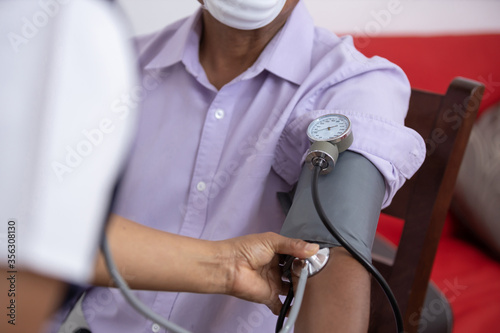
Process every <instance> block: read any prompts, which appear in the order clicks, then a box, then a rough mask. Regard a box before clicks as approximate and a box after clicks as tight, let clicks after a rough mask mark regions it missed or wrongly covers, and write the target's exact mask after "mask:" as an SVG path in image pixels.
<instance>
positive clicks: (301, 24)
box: [257, 1, 314, 85]
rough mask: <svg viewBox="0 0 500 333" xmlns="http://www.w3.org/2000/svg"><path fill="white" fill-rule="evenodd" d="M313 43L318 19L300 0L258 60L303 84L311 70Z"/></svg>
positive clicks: (271, 69) (286, 78)
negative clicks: (315, 20) (315, 24)
mask: <svg viewBox="0 0 500 333" xmlns="http://www.w3.org/2000/svg"><path fill="white" fill-rule="evenodd" d="M313 43H314V22H313V20H312V18H311V16H310V15H309V13H308V11H307V9H306V6H305V5H304V4H303V1H299V2H298V3H297V5H296V7H295V9H294V10H293V13H292V14H291V15H290V17H289V18H288V20H287V22H286V23H285V25H284V26H283V29H281V31H280V32H279V33H278V34H277V35H276V36H275V37H274V38H273V40H272V41H271V42H270V43H269V45H268V46H267V47H266V49H265V50H264V51H263V52H262V54H261V56H260V57H259V60H258V61H257V62H259V63H262V65H264V67H265V69H267V70H268V71H269V72H271V73H273V74H274V75H277V76H279V77H281V78H283V79H285V80H288V81H291V82H293V83H295V84H297V85H300V84H302V82H304V80H305V79H306V77H307V76H308V75H309V73H310V71H311V57H312V51H313Z"/></svg>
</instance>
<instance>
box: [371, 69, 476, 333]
mask: <svg viewBox="0 0 500 333" xmlns="http://www.w3.org/2000/svg"><path fill="white" fill-rule="evenodd" d="M483 92H484V86H483V85H481V84H480V83H478V82H475V81H471V80H468V79H464V78H455V79H454V80H453V81H452V82H451V84H450V86H449V88H448V91H447V92H446V94H445V95H441V94H436V93H431V92H425V91H421V90H416V89H414V90H412V94H411V99H410V107H409V111H408V116H407V118H406V126H408V127H411V128H413V129H415V130H416V131H417V132H418V133H419V134H420V135H421V136H422V137H423V138H424V140H425V142H426V146H427V156H426V159H425V162H424V164H423V165H422V167H421V168H420V169H419V171H418V172H417V173H416V174H415V175H414V176H413V177H412V178H411V179H410V180H409V181H407V182H406V184H405V185H404V186H403V187H402V188H401V190H400V191H399V192H398V193H397V194H396V196H395V198H394V200H393V201H392V203H391V205H390V206H389V207H388V208H386V209H385V210H384V211H383V212H384V213H386V214H389V215H392V216H395V217H398V218H401V219H403V220H404V221H405V223H404V228H403V233H402V236H401V239H400V243H399V246H398V248H397V252H396V253H395V256H394V258H393V259H391V258H386V257H382V256H379V255H377V254H376V253H374V255H373V261H374V263H375V266H376V267H377V268H378V269H379V270H380V272H381V273H382V275H384V277H385V278H386V279H387V282H388V283H389V285H390V286H391V288H392V290H393V292H394V294H395V296H396V299H397V301H398V303H399V306H400V309H401V312H402V314H403V320H404V324H405V332H408V333H412V332H417V330H418V322H419V318H420V311H421V308H422V305H423V302H424V298H425V295H426V290H427V287H428V284H429V277H430V273H431V269H432V265H433V262H434V257H435V254H436V250H437V247H438V242H439V239H440V235H441V231H442V228H443V224H444V221H445V217H446V213H447V211H448V208H449V206H450V201H451V197H452V194H453V188H454V186H455V181H456V178H457V174H458V171H459V167H460V164H461V161H462V157H463V155H464V151H465V148H466V145H467V142H468V138H469V134H470V131H471V129H472V125H473V123H474V120H475V118H476V114H477V111H478V108H479V104H480V101H481V98H482V94H483ZM370 332H379V333H390V332H396V326H395V321H394V317H393V314H392V311H391V309H390V307H389V305H388V301H387V299H386V297H385V295H384V294H383V293H382V291H381V289H380V288H379V287H378V286H377V285H376V283H373V286H372V316H371V319H370Z"/></svg>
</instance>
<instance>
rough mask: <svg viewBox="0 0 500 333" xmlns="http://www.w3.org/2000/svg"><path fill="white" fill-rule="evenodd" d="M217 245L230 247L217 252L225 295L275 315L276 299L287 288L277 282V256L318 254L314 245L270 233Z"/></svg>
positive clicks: (278, 304)
mask: <svg viewBox="0 0 500 333" xmlns="http://www.w3.org/2000/svg"><path fill="white" fill-rule="evenodd" d="M221 243H223V244H224V246H229V247H230V249H224V247H223V251H222V252H220V253H221V256H222V257H224V258H223V260H224V261H225V262H226V263H227V264H228V266H229V272H230V274H229V276H228V280H227V281H228V284H227V292H226V293H227V294H230V295H233V296H236V297H238V298H242V299H245V300H248V301H252V302H257V303H263V304H266V305H267V306H268V307H269V308H270V309H271V311H272V312H273V313H274V314H279V311H280V309H281V305H282V304H281V301H280V299H279V298H278V296H279V295H284V294H286V293H287V292H288V284H286V283H284V282H282V280H281V270H280V267H279V266H278V261H279V258H278V254H289V255H292V256H294V257H298V258H301V259H304V258H307V257H310V256H312V255H314V254H316V252H318V250H319V246H318V245H317V244H310V243H307V242H304V241H302V240H299V239H291V238H287V237H283V236H281V235H278V234H275V233H271V232H268V233H263V234H254V235H248V236H243V237H238V238H232V239H229V240H225V241H221ZM227 255H229V256H228V257H226V256H227Z"/></svg>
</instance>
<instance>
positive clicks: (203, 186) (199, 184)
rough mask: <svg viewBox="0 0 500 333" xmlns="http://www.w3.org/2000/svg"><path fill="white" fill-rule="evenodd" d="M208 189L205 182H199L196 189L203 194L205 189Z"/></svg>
mask: <svg viewBox="0 0 500 333" xmlns="http://www.w3.org/2000/svg"><path fill="white" fill-rule="evenodd" d="M206 188H207V184H205V182H199V183H198V184H197V185H196V189H197V190H198V191H200V192H203V191H205V189H206Z"/></svg>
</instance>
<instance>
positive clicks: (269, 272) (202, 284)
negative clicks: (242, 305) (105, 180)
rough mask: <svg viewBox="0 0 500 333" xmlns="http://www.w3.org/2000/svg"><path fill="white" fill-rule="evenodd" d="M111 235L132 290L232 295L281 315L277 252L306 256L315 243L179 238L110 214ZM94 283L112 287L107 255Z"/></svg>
mask: <svg viewBox="0 0 500 333" xmlns="http://www.w3.org/2000/svg"><path fill="white" fill-rule="evenodd" d="M106 233H107V237H108V241H109V245H110V248H111V252H112V256H113V259H114V261H115V263H116V266H117V267H118V270H119V271H120V273H121V275H122V276H123V277H124V278H125V280H126V281H127V283H128V284H129V286H130V287H131V288H132V289H142V290H160V291H184V292H194V293H218V294H229V295H233V296H236V297H239V298H242V299H246V300H249V301H253V302H258V303H263V304H266V305H267V306H269V307H270V309H271V310H272V311H273V312H275V313H278V312H279V309H280V307H281V302H280V300H279V298H278V295H279V294H280V293H283V292H285V291H286V290H284V289H286V286H284V285H283V284H282V281H281V278H280V272H279V269H278V257H277V255H276V254H277V253H283V254H291V255H294V256H297V257H300V258H306V257H309V256H311V255H313V254H315V253H316V252H317V251H318V247H317V246H316V245H314V246H309V244H308V243H306V242H304V241H301V240H297V239H290V238H286V237H283V236H280V235H278V234H275V233H264V234H257V235H248V236H243V237H238V238H232V239H228V240H224V241H206V240H200V239H194V238H189V237H184V236H179V235H175V234H171V233H167V232H162V231H159V230H156V229H152V228H149V227H146V226H144V225H141V224H138V223H135V222H133V221H130V220H127V219H125V218H123V217H121V216H118V215H112V216H111V218H110V221H109V225H108V228H107V232H106ZM93 282H94V284H96V285H101V286H110V285H112V280H111V277H110V275H109V274H108V270H107V268H106V265H105V262H104V258H103V256H102V254H101V253H100V254H99V256H98V259H97V263H96V270H95V277H94V281H93Z"/></svg>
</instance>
